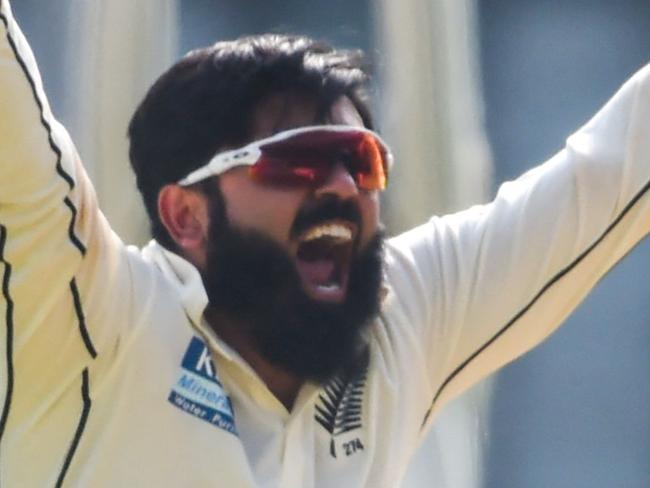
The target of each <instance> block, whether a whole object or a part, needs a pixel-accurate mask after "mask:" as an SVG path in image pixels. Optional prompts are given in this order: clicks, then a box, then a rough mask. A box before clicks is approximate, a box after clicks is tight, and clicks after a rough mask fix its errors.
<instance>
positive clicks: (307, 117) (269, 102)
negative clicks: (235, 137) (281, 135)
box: [251, 93, 363, 139]
mask: <svg viewBox="0 0 650 488" xmlns="http://www.w3.org/2000/svg"><path fill="white" fill-rule="evenodd" d="M317 124H318V125H320V124H341V125H353V126H359V127H363V120H362V119H361V115H360V114H359V112H358V111H357V109H356V108H355V107H354V104H353V103H352V101H351V100H350V99H349V98H348V97H346V96H341V97H339V98H338V99H336V100H335V101H334V103H333V104H332V105H331V106H330V107H329V108H328V109H327V110H326V111H325V112H323V111H322V108H321V106H320V105H319V103H318V101H317V100H316V99H315V98H314V97H310V96H309V95H301V94H295V93H277V94H273V95H270V96H268V97H266V98H265V99H263V100H262V101H261V102H260V103H259V104H258V105H257V107H256V108H255V110H254V111H253V117H252V120H251V135H252V138H253V139H261V138H264V137H268V136H270V135H272V134H275V133H277V132H280V131H283V130H287V129H293V128H296V127H304V126H307V125H317Z"/></svg>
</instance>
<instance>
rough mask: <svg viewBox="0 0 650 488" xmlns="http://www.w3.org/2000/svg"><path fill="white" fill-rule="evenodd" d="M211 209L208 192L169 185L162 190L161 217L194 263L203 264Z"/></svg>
mask: <svg viewBox="0 0 650 488" xmlns="http://www.w3.org/2000/svg"><path fill="white" fill-rule="evenodd" d="M207 208H208V207H207V200H206V197H205V195H203V194H202V193H200V192H197V191H195V190H191V189H189V188H185V187H182V186H180V185H175V184H171V185H165V186H164V187H162V188H161V190H160V192H158V216H159V217H160V220H161V222H162V223H163V225H164V226H165V228H166V229H167V232H169V235H170V236H171V237H172V239H173V240H174V242H176V244H177V245H178V247H180V248H181V249H182V250H183V251H185V253H186V254H187V255H188V257H190V259H191V260H192V261H194V264H200V263H201V262H202V261H203V258H204V255H205V245H206V242H207V235H208V224H209V218H208V210H207ZM197 261H198V263H197Z"/></svg>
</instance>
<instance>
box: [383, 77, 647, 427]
mask: <svg viewBox="0 0 650 488" xmlns="http://www.w3.org/2000/svg"><path fill="white" fill-rule="evenodd" d="M649 121H650V68H649V67H646V68H644V69H643V70H641V71H640V72H639V73H637V74H636V75H635V76H634V77H633V78H632V79H631V80H630V81H628V82H627V83H626V84H625V85H624V86H623V88H622V89H621V90H620V91H619V92H618V93H617V94H616V95H615V96H614V97H613V99H612V100H611V101H610V102H609V103H608V104H607V105H606V106H605V107H604V108H603V109H602V110H601V111H600V112H599V113H598V114H597V115H596V116H595V117H594V118H593V119H592V120H591V121H589V122H588V123H587V124H586V125H585V126H584V127H583V128H582V129H580V130H579V131H578V132H577V133H576V134H574V135H573V136H571V137H570V138H569V139H568V141H567V145H566V148H565V149H564V150H563V151H561V152H560V153H559V154H557V155H556V156H555V157H553V158H552V159H551V160H549V161H548V162H546V163H545V164H543V165H541V166H539V167H537V168H535V169H533V170H531V171H529V172H528V173H526V174H524V175H523V176H522V177H520V178H519V179H517V180H516V181H513V182H510V183H506V184H504V185H503V186H502V187H501V189H500V190H499V192H498V195H497V197H496V199H495V200H494V201H493V202H492V203H491V204H489V205H485V206H477V207H474V208H471V209H469V210H467V211H465V212H460V213H458V214H454V215H450V216H446V217H442V218H433V219H432V220H431V221H430V222H428V223H427V224H425V225H423V226H421V227H418V228H416V229H414V230H412V231H410V232H407V233H405V234H403V235H401V236H398V237H397V238H395V239H394V240H392V241H390V242H389V245H388V261H389V266H388V276H389V282H390V284H391V287H392V288H393V290H395V293H394V294H393V297H392V299H393V300H394V303H396V306H395V307H393V309H389V310H388V312H387V318H388V319H389V321H390V319H391V310H398V311H399V315H398V316H393V317H392V318H393V321H394V322H399V321H400V320H399V318H400V317H406V318H407V321H408V322H409V331H410V332H409V334H412V335H413V338H414V339H413V343H414V344H417V345H418V347H419V345H420V344H423V346H422V347H423V349H424V350H423V351H422V353H421V357H422V358H423V359H422V361H421V363H420V365H421V366H422V367H423V368H424V369H425V370H426V377H427V378H428V380H429V383H428V385H426V386H425V387H424V388H422V387H421V388H422V390H423V391H426V395H429V398H428V400H427V404H428V409H429V410H428V411H427V413H426V415H425V416H426V417H427V418H430V416H429V413H430V412H431V411H433V410H437V409H439V408H440V407H442V405H443V404H444V403H446V402H447V401H448V400H450V399H451V398H453V397H454V396H456V395H457V394H459V393H460V392H462V391H464V390H465V389H467V388H469V387H470V386H471V385H472V384H474V383H476V382H477V381H479V380H480V379H482V378H483V377H485V376H486V375H488V374H489V373H491V372H493V371H494V370H496V369H497V368H499V367H500V366H502V365H504V364H506V363H508V362H510V361H512V360H513V359H515V358H516V357H518V356H519V355H521V354H523V353H524V352H526V351H527V350H529V349H530V348H532V347H533V346H535V345H536V344H538V343H540V342H541V341H542V340H543V339H544V338H546V337H547V336H548V335H549V334H550V333H551V332H552V331H553V330H555V329H556V328H557V327H558V326H559V325H560V324H561V323H562V322H563V320H564V319H565V318H566V317H567V316H568V315H569V314H570V313H571V311H573V310H574V309H575V307H576V306H577V305H578V304H579V303H580V302H581V300H582V299H583V298H584V297H585V295H586V294H587V293H588V292H589V291H590V290H591V289H592V288H593V286H594V285H595V284H596V283H597V282H598V280H599V279H600V278H602V277H603V275H604V274H605V273H606V272H607V271H608V270H609V269H610V268H611V267H612V266H614V265H615V264H616V263H617V262H618V261H619V260H620V259H621V258H622V257H623V256H624V255H625V254H626V253H628V252H629V251H630V250H631V249H632V248H633V246H634V245H635V244H636V243H637V242H639V241H640V240H641V239H642V238H643V237H644V236H646V235H647V234H648V232H649V231H650V138H648V136H647V127H648V122H649ZM414 357H416V358H417V357H420V355H418V354H415V355H414Z"/></svg>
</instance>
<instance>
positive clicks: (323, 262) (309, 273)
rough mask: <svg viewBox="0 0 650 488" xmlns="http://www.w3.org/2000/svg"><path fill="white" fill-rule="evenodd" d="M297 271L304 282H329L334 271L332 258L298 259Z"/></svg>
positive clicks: (315, 284)
mask: <svg viewBox="0 0 650 488" xmlns="http://www.w3.org/2000/svg"><path fill="white" fill-rule="evenodd" d="M298 272H299V273H300V277H301V278H302V280H303V282H304V283H305V284H308V285H312V286H318V285H326V284H328V283H330V281H331V278H332V275H333V273H334V260H333V259H318V260H316V261H303V260H301V259H299V260H298Z"/></svg>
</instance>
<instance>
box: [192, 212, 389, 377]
mask: <svg viewBox="0 0 650 488" xmlns="http://www.w3.org/2000/svg"><path fill="white" fill-rule="evenodd" d="M210 214H211V215H210V230H209V236H208V238H209V240H208V251H207V257H206V266H205V272H204V274H203V282H204V284H205V288H206V292H207V295H208V299H209V307H210V309H211V311H212V312H217V313H218V315H219V316H223V317H225V318H226V319H227V320H233V321H234V323H236V324H237V326H238V327H242V328H243V330H242V333H243V334H244V335H245V337H246V338H247V340H249V341H251V342H252V344H253V346H254V348H255V349H256V350H257V352H258V353H260V354H261V355H262V357H263V358H264V359H266V360H267V361H268V362H269V363H271V364H272V365H274V366H277V367H280V368H282V369H284V370H285V371H287V372H289V373H291V374H293V375H295V376H296V377H298V378H300V379H302V380H312V381H316V382H319V383H323V382H325V381H327V380H328V379H330V378H332V377H333V376H335V375H336V374H338V373H342V372H349V371H350V370H351V369H353V368H354V367H355V365H356V363H357V362H358V361H357V360H358V358H359V356H360V354H361V352H363V350H364V349H365V344H364V341H363V332H364V330H365V329H366V328H367V327H368V326H369V325H370V324H371V323H372V321H373V320H374V319H375V318H376V316H377V315H378V313H379V309H380V301H381V299H380V295H381V288H382V281H383V270H382V256H383V252H382V251H383V235H382V233H381V231H378V232H377V233H376V234H375V235H374V236H373V238H372V239H371V240H370V242H369V243H368V244H367V245H366V246H365V247H364V248H363V249H359V248H358V247H359V246H358V244H357V245H355V249H354V256H353V257H352V260H351V262H350V267H349V280H348V287H347V292H346V295H345V298H344V300H343V301H341V302H340V303H332V302H323V301H318V300H316V299H314V298H312V297H310V296H309V295H308V294H307V293H306V292H305V291H304V288H303V284H302V281H301V279H300V275H299V274H298V271H297V269H296V264H295V262H294V260H293V259H292V257H291V256H290V255H289V254H288V252H287V251H285V249H284V248H283V247H282V246H281V245H279V244H278V243H276V242H275V241H273V240H272V239H271V238H269V237H267V236H266V235H264V234H262V233H260V232H257V231H254V230H243V229H240V228H237V227H235V226H233V225H232V224H231V223H229V222H228V219H227V218H226V216H225V209H224V208H223V207H222V206H216V205H211V210H210ZM334 214H336V215H334ZM342 214H343V215H342ZM350 214H354V215H355V216H356V217H355V220H360V218H359V217H358V212H355V211H354V210H351V209H350V207H349V205H348V206H347V207H346V206H345V204H339V203H336V202H333V201H328V202H325V203H324V205H316V206H315V208H313V209H310V210H309V212H308V213H307V214H304V213H302V214H300V215H299V216H298V218H297V219H296V223H297V224H298V225H299V226H300V227H302V228H304V227H306V226H308V225H313V224H315V223H318V222H322V221H324V220H325V219H326V218H337V217H338V218H348V219H350V216H351V215H350ZM294 227H295V225H294ZM294 230H296V229H294Z"/></svg>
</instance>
